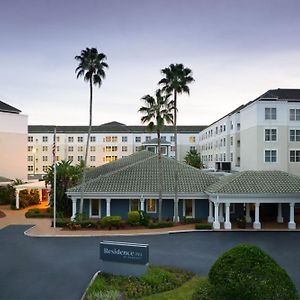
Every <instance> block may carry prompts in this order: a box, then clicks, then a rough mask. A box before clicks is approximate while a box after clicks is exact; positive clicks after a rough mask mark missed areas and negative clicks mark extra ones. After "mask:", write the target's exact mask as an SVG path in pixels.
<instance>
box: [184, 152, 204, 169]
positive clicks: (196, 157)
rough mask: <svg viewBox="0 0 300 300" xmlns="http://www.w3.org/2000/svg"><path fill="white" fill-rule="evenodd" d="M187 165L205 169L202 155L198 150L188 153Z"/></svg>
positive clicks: (186, 156)
mask: <svg viewBox="0 0 300 300" xmlns="http://www.w3.org/2000/svg"><path fill="white" fill-rule="evenodd" d="M184 161H185V163H186V164H188V165H190V166H193V167H195V168H198V169H202V168H203V163H202V161H201V156H200V153H199V152H198V151H197V150H190V151H188V152H187V153H186V155H185V157H184Z"/></svg>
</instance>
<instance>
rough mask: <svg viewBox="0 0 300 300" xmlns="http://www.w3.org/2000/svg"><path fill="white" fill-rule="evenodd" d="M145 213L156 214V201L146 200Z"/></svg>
mask: <svg viewBox="0 0 300 300" xmlns="http://www.w3.org/2000/svg"><path fill="white" fill-rule="evenodd" d="M147 213H156V199H147Z"/></svg>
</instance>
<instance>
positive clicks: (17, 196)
mask: <svg viewBox="0 0 300 300" xmlns="http://www.w3.org/2000/svg"><path fill="white" fill-rule="evenodd" d="M19 193H20V191H19V190H18V189H16V209H19V208H20V197H19Z"/></svg>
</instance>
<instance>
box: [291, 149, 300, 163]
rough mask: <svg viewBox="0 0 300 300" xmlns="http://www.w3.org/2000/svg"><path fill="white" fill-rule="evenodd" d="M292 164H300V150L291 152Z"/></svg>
mask: <svg viewBox="0 0 300 300" xmlns="http://www.w3.org/2000/svg"><path fill="white" fill-rule="evenodd" d="M290 162H300V150H290Z"/></svg>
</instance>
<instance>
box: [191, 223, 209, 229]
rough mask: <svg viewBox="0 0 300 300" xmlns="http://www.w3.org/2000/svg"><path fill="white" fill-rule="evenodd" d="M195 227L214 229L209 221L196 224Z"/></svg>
mask: <svg viewBox="0 0 300 300" xmlns="http://www.w3.org/2000/svg"><path fill="white" fill-rule="evenodd" d="M195 229H198V230H206V229H212V224H209V223H199V224H195Z"/></svg>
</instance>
